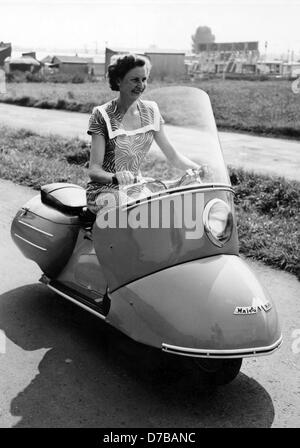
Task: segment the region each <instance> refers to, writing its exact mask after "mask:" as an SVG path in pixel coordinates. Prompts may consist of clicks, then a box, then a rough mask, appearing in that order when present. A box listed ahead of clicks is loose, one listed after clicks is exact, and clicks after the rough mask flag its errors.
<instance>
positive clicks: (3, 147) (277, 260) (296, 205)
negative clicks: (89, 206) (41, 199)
mask: <svg viewBox="0 0 300 448" xmlns="http://www.w3.org/2000/svg"><path fill="white" fill-rule="evenodd" d="M0 132H1V140H0V177H1V178H3V179H9V180H11V181H13V182H15V183H17V184H21V185H26V186H30V187H32V188H34V189H39V188H40V186H41V185H43V184H47V183H51V182H74V183H77V184H79V185H81V186H83V187H84V186H85V185H86V182H87V181H88V176H87V169H86V167H87V163H88V159H89V146H88V144H87V143H86V142H83V141H81V140H79V139H72V140H69V139H64V138H60V137H51V138H49V137H44V136H39V135H37V134H34V133H33V132H31V131H27V130H19V131H16V130H12V129H10V128H6V127H1V128H0ZM142 171H143V173H144V174H145V175H148V176H152V177H157V178H166V177H170V176H172V175H175V176H176V175H178V170H176V169H174V168H172V167H170V166H169V165H168V164H167V163H166V162H165V161H157V160H156V159H153V158H150V157H149V158H148V159H147V160H146V161H145V163H144V165H143V167H142ZM229 171H230V177H231V182H232V185H233V187H234V189H235V193H236V195H235V205H236V215H237V221H238V233H239V240H240V252H241V253H242V254H244V255H245V256H247V257H252V258H254V259H256V260H261V261H263V262H264V263H266V264H268V265H270V266H272V267H276V268H279V269H283V270H285V271H288V272H291V273H293V274H295V275H296V276H297V277H298V279H299V280H300V262H299V250H300V222H299V221H300V219H299V210H300V183H299V182H295V181H293V182H287V181H286V180H284V179H283V178H280V177H269V176H264V175H258V174H254V173H251V172H246V171H244V170H242V169H233V168H230V170H229Z"/></svg>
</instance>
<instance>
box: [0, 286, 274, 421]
mask: <svg viewBox="0 0 300 448" xmlns="http://www.w3.org/2000/svg"><path fill="white" fill-rule="evenodd" d="M0 328H1V329H2V330H4V331H5V333H6V336H7V338H9V340H11V341H12V342H13V343H14V344H16V345H17V346H18V347H20V348H21V349H23V350H25V351H27V352H28V351H29V352H34V351H35V350H38V349H42V348H46V349H48V351H47V353H46V354H45V355H44V356H43V359H42V361H41V362H40V363H39V372H38V374H37V375H36V376H35V377H34V378H33V379H32V381H31V382H30V384H29V385H28V386H27V387H26V388H25V389H24V390H23V391H22V392H19V393H18V395H17V396H15V397H14V398H13V399H12V402H11V409H10V412H11V414H12V415H13V416H17V417H20V418H21V419H20V421H19V422H18V423H17V424H16V426H17V427H31V428H33V427H52V428H58V427H98V428H112V427H127V428H130V427H136V428H138V427H156V428H163V427H165V428H166V427H170V428H175V427H181V428H182V427H185V428H189V427H191V428H192V427H194V428H203V427H270V426H271V425H272V422H273V419H274V408H273V403H272V400H271V398H270V396H269V394H268V393H267V392H266V390H265V389H264V388H263V387H261V386H260V384H258V383H257V382H256V381H255V380H254V379H252V378H249V377H248V376H246V375H245V374H243V373H240V374H239V376H238V377H237V378H236V379H235V380H234V381H233V382H232V383H231V384H229V385H227V386H223V387H219V388H218V389H213V388H212V387H209V386H208V385H207V384H205V382H204V381H203V378H202V379H201V377H200V376H199V375H200V374H199V372H197V371H196V369H194V368H192V363H191V360H190V359H188V358H187V359H186V358H180V359H178V358H177V357H176V358H175V357H172V355H166V354H163V353H161V352H160V351H157V350H153V349H149V348H147V347H145V346H142V345H140V344H137V343H135V342H133V341H131V340H130V339H129V338H127V337H126V336H124V335H122V334H121V333H119V332H117V331H116V330H114V329H113V328H111V327H109V326H108V325H106V324H105V323H104V322H102V321H101V320H99V319H97V318H96V317H94V316H93V315H90V314H89V313H86V312H84V311H83V310H81V309H80V308H78V307H76V306H75V305H73V304H72V303H70V302H68V301H66V300H64V299H62V298H60V297H58V296H57V295H55V294H54V293H52V292H51V291H49V290H48V289H46V287H45V286H43V285H39V284H34V285H28V286H24V287H21V288H17V289H15V290H12V291H9V292H7V293H5V294H3V295H1V296H0ZM11 351H13V349H12V350H10V352H11ZM33 354H34V353H33ZM5 356H8V357H12V356H13V354H12V353H8V354H6V355H5ZM31 356H32V355H31ZM167 356H168V357H167ZM7 360H8V361H7V362H10V359H9V358H7ZM13 362H14V364H15V366H16V369H18V373H17V375H22V369H23V368H24V365H21V361H18V359H14V361H13Z"/></svg>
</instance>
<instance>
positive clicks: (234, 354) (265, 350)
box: [162, 335, 282, 359]
mask: <svg viewBox="0 0 300 448" xmlns="http://www.w3.org/2000/svg"><path fill="white" fill-rule="evenodd" d="M281 344H282V335H281V336H280V338H279V339H278V340H277V341H276V342H275V343H274V344H272V345H269V346H267V347H255V348H247V349H236V350H210V349H208V350H203V349H198V348H188V347H178V346H176V345H169V344H165V343H162V350H163V351H166V352H168V353H173V354H176V355H181V356H191V357H195V358H223V359H225V358H249V357H251V356H264V355H269V354H271V353H273V352H274V351H275V350H277V349H278V348H279V347H280V345H281Z"/></svg>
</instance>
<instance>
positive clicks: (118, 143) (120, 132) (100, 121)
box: [87, 54, 199, 213]
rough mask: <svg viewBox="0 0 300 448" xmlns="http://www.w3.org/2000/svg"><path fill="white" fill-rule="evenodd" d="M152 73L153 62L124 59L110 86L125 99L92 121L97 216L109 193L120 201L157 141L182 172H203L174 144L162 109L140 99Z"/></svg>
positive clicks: (90, 195) (92, 204)
mask: <svg viewBox="0 0 300 448" xmlns="http://www.w3.org/2000/svg"><path fill="white" fill-rule="evenodd" d="M150 69H151V65H150V62H149V60H148V59H146V58H144V57H142V56H137V55H134V54H129V55H125V56H122V57H119V58H118V59H117V60H116V61H115V62H114V63H113V64H111V65H110V66H109V67H108V80H109V84H110V87H111V89H112V90H114V91H118V92H119V96H118V98H115V99H113V100H111V101H109V102H108V103H106V104H103V105H102V106H97V107H95V108H94V110H93V113H92V115H91V117H90V121H89V128H88V134H90V135H91V136H92V145H91V156H90V165H89V166H90V168H89V176H90V179H91V182H89V183H88V186H87V204H88V207H89V209H90V210H91V211H92V212H93V213H97V212H98V211H99V210H101V208H102V207H103V200H104V197H105V195H104V193H114V194H115V195H116V198H118V199H117V200H118V201H119V200H120V193H119V185H128V184H132V183H134V180H135V177H136V176H138V175H140V165H141V163H142V161H143V160H144V158H145V156H146V154H147V153H148V151H149V149H150V146H151V144H152V142H153V140H155V141H156V143H157V144H158V146H159V147H160V149H161V150H162V151H163V153H164V154H165V156H166V157H167V159H168V160H169V161H170V162H171V163H172V164H173V165H174V166H176V167H177V168H181V169H183V170H186V169H197V168H199V166H198V165H197V164H196V163H194V162H192V161H191V160H189V159H188V158H186V157H184V156H182V155H180V154H179V153H178V152H177V151H176V150H175V149H174V147H173V146H172V144H171V143H170V142H169V140H168V138H167V137H166V134H165V132H164V126H163V123H164V121H163V119H162V117H161V115H160V112H159V109H158V106H157V104H156V103H155V102H153V101H142V100H141V99H140V96H141V94H142V93H143V92H144V91H145V89H146V86H147V80H148V77H149V73H150Z"/></svg>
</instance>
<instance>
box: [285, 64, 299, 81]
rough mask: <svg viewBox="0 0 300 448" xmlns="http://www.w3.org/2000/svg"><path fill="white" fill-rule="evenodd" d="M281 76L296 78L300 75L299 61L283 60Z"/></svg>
mask: <svg viewBox="0 0 300 448" xmlns="http://www.w3.org/2000/svg"><path fill="white" fill-rule="evenodd" d="M282 76H283V77H284V78H288V79H296V78H298V76H300V61H298V62H284V63H283V64H282Z"/></svg>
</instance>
